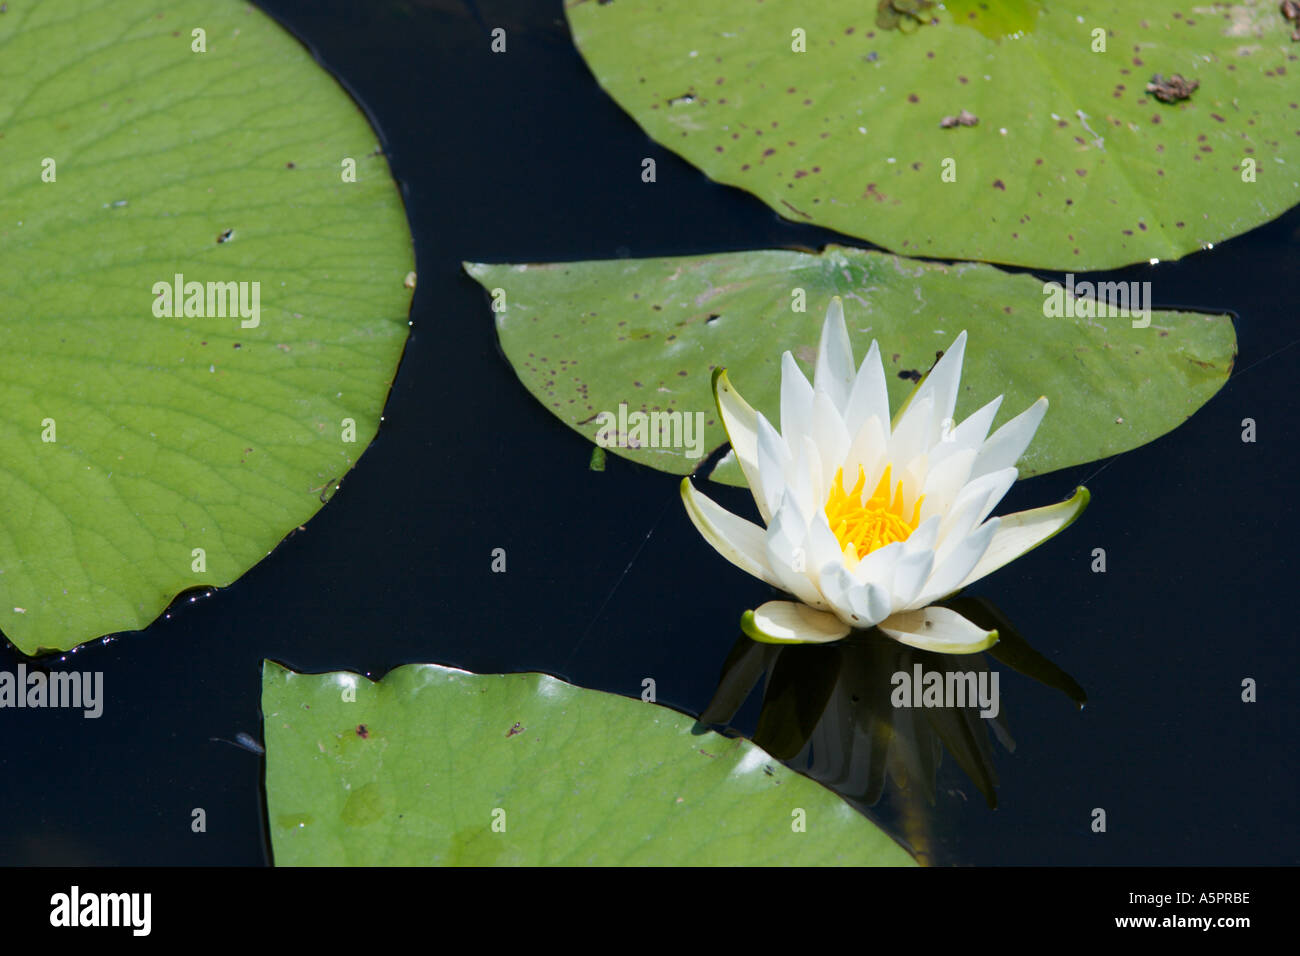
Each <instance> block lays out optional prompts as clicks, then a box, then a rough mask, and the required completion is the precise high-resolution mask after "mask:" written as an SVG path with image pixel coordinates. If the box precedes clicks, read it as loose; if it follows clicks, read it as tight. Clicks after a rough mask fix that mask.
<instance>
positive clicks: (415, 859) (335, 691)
mask: <svg viewBox="0 0 1300 956" xmlns="http://www.w3.org/2000/svg"><path fill="white" fill-rule="evenodd" d="M262 712H263V714H264V715H265V728H264V730H265V739H266V794H267V815H268V819H269V820H270V825H271V845H272V849H273V851H274V853H275V862H276V863H277V864H279V865H282V866H283V865H289V866H304V865H324V866H342V865H353V866H355V865H424V864H429V865H434V864H437V865H455V864H464V865H490V864H503V865H506V864H509V865H520V864H523V865H539V864H574V865H591V864H597V865H614V864H618V865H621V864H636V865H682V864H685V865H738V864H792V865H809V864H848V865H889V866H902V865H910V864H911V863H912V859H911V857H910V856H909V855H908V854H907V852H906V851H905V850H903V849H902V848H901V847H900V846H899V845H898V844H896V843H895V842H894V841H893V840H892V839H890V838H889V837H888V836H887V835H886V834H885V833H884V832H883V831H882V830H880V829H878V828H877V827H876V826H875V825H874V824H873V823H871V821H869V820H867V819H866V818H865V817H863V816H861V815H860V814H858V813H857V812H855V811H854V810H852V809H851V808H850V807H849V806H848V805H847V804H846V803H844V802H843V801H842V800H840V798H839V797H837V796H835V794H833V793H832V792H831V791H829V790H827V789H825V788H823V787H822V786H821V785H819V784H817V783H814V782H813V781H811V780H809V779H808V778H806V777H803V776H800V775H799V774H797V773H794V772H793V771H790V770H788V769H786V768H785V767H784V766H782V765H781V764H780V763H778V762H777V761H776V760H774V759H772V758H771V757H769V756H768V755H767V754H766V753H764V752H763V751H762V750H760V749H759V748H758V747H756V746H755V745H754V744H752V743H749V742H748V741H746V740H741V739H737V738H728V737H722V736H719V735H718V734H715V733H712V732H702V733H698V734H697V733H695V732H694V729H695V728H696V724H695V722H694V721H693V720H691V719H690V718H689V717H686V716H684V715H682V714H680V713H678V712H677V711H674V710H669V709H668V708H666V707H661V706H659V705H658V704H651V703H643V702H641V701H638V700H631V699H629V698H626V697H619V696H617V695H614V694H606V693H601V692H599V691H593V690H584V689H582V688H579V687H574V686H572V685H571V684H566V683H564V682H563V681H560V680H557V679H555V678H553V677H548V676H546V675H544V674H487V675H477V674H470V673H467V672H466V671H461V670H455V669H453V668H449V667H440V666H437V665H434V664H409V665H406V666H405V667H399V668H397V669H396V670H394V671H392V672H390V673H389V674H388V675H387V676H385V677H384V679H383V680H382V681H380V682H378V683H372V682H370V681H368V680H366V679H364V678H362V677H359V676H358V675H356V674H350V673H334V674H295V673H293V672H292V671H289V670H286V669H285V668H283V667H281V666H279V665H278V664H275V663H274V662H272V661H266V662H265V663H264V664H263V669H262Z"/></svg>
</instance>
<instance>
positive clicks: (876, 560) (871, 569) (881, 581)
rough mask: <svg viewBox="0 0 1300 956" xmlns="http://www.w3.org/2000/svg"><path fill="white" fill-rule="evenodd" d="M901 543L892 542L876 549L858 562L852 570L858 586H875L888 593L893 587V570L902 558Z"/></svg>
mask: <svg viewBox="0 0 1300 956" xmlns="http://www.w3.org/2000/svg"><path fill="white" fill-rule="evenodd" d="M903 547H904V545H903V542H901V541H894V542H891V543H890V544H887V545H885V546H884V547H883V548H876V550H875V551H872V552H871V553H870V554H868V555H867V556H866V557H865V558H862V559H861V560H859V561H858V566H857V567H856V568H854V569H853V580H855V581H857V582H858V583H859V584H875V585H878V586H879V587H882V588H884V589H885V590H886V591H889V590H891V589H892V588H893V586H894V569H895V568H896V567H897V566H898V562H899V560H900V559H901V558H902V557H903Z"/></svg>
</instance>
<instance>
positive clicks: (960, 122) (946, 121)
mask: <svg viewBox="0 0 1300 956" xmlns="http://www.w3.org/2000/svg"><path fill="white" fill-rule="evenodd" d="M979 121H980V118H979V117H978V116H976V115H975V114H974V113H972V112H971V111H970V110H962V111H961V112H960V113H958V114H957V115H956V116H945V117H944V118H943V119H941V120H939V125H940V126H941V127H943V128H944V129H951V128H952V127H954V126H977V125H978V124H979Z"/></svg>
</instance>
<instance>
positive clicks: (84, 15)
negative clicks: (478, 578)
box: [0, 0, 413, 654]
mask: <svg viewBox="0 0 1300 956" xmlns="http://www.w3.org/2000/svg"><path fill="white" fill-rule="evenodd" d="M200 30H201V31H202V33H201V34H196V33H195V31H200ZM200 47H202V48H203V50H204V52H199V48H200ZM0 89H3V90H4V96H3V97H0V152H2V153H3V156H4V162H3V163H0V262H3V263H4V269H3V277H0V435H2V436H3V443H4V448H5V454H4V457H3V460H0V496H2V497H3V498H4V501H5V507H4V510H3V515H2V516H0V628H3V631H4V634H5V636H7V637H8V638H9V639H10V640H11V641H13V642H14V644H16V645H17V647H18V648H19V649H20V650H22V651H23V652H25V653H29V654H31V653H36V652H40V651H43V650H49V649H60V650H62V649H67V648H71V647H73V646H75V645H76V644H79V643H81V642H83V641H86V640H89V639H92V638H94V637H97V636H99V635H102V634H106V633H109V632H113V631H122V630H132V629H136V628H141V627H144V626H145V625H147V624H148V623H149V622H150V621H152V620H153V619H154V618H155V617H156V616H157V615H158V614H159V613H160V612H161V611H162V610H163V609H164V608H165V607H166V606H167V604H168V602H170V601H171V600H172V598H173V597H174V596H175V595H176V594H177V593H179V592H181V591H183V590H186V589H189V588H195V587H205V586H220V585H225V584H228V583H230V582H231V581H233V580H235V579H236V578H237V577H239V576H240V575H241V574H242V573H243V572H244V571H246V570H247V569H248V568H249V567H251V566H252V565H253V564H255V563H256V562H257V561H259V560H261V559H262V558H263V557H265V556H266V554H268V553H269V552H270V550H271V549H272V548H273V547H274V546H275V544H276V542H278V541H279V540H280V539H281V538H283V537H284V536H285V535H286V534H288V533H289V532H290V531H292V530H293V529H294V528H296V527H298V526H299V525H300V524H302V523H303V522H304V521H306V520H307V519H309V518H310V517H311V516H312V515H313V514H315V513H316V511H317V510H318V509H319V508H320V507H321V506H322V505H323V504H324V502H325V501H326V500H327V499H328V498H329V496H330V495H331V494H332V493H333V491H334V490H335V489H336V488H337V487H338V483H339V481H340V480H341V479H342V477H343V476H344V475H345V474H346V473H347V472H348V470H349V469H350V468H351V467H352V466H353V465H354V464H355V463H356V460H357V458H358V457H359V456H360V454H361V452H362V451H363V450H364V449H365V447H366V446H367V444H369V442H370V440H371V439H372V438H373V437H374V435H375V432H376V430H377V428H378V425H379V418H380V411H381V410H382V408H383V405H384V401H385V399H386V397H387V394H388V388H389V385H390V383H391V381H392V378H393V375H394V372H395V369H396V367H397V362H398V359H399V357H400V355H401V352H402V348H403V345H404V343H405V341H406V334H407V314H408V312H409V308H410V298H411V291H410V288H408V283H407V282H406V281H405V280H406V279H407V275H408V273H409V272H410V270H411V268H412V261H413V256H412V250H411V241H410V236H409V233H408V231H407V227H406V219H405V213H404V210H403V207H402V202H401V198H400V196H399V194H398V191H397V189H396V187H395V185H394V183H393V181H392V177H391V174H390V173H389V170H388V164H387V161H386V160H385V158H384V157H383V156H382V155H381V154H380V153H379V151H378V148H377V146H376V137H375V134H374V132H373V131H372V130H371V129H370V126H369V124H368V123H367V121H366V119H365V117H364V116H363V115H362V113H361V111H360V110H359V109H358V108H357V106H356V104H355V103H353V102H352V100H351V99H350V98H349V97H348V96H347V94H346V93H345V92H344V91H343V90H342V89H341V88H340V87H339V86H338V84H337V83H336V82H335V81H334V80H333V79H332V78H331V77H330V76H329V75H327V74H326V73H325V72H324V71H322V70H321V69H320V67H319V66H318V65H317V64H316V63H315V62H314V61H313V60H312V58H311V56H310V55H309V54H308V53H307V51H306V50H305V49H304V48H303V47H302V46H301V45H300V44H299V43H298V42H297V41H296V40H294V39H293V38H292V37H290V36H289V35H288V34H287V33H285V32H284V31H283V30H281V29H280V28H279V27H278V26H276V25H275V24H274V23H273V22H272V21H271V20H269V19H268V18H267V17H266V16H265V15H263V14H262V13H261V12H259V11H258V10H256V9H255V8H254V7H252V6H250V5H247V4H242V3H234V2H225V0H207V2H197V0H179V2H177V0H117V2H114V3H111V4H110V3H104V2H100V0H63V2H60V3H33V2H30V0H9V3H8V5H7V12H6V13H5V14H4V15H3V16H0ZM353 162H354V163H355V182H350V181H346V180H347V179H348V178H349V167H350V166H351V165H352V163H353ZM177 275H180V276H183V280H182V282H183V283H190V282H194V283H200V284H201V291H202V295H201V296H196V297H193V298H190V296H189V295H188V293H187V290H186V289H185V287H184V284H183V285H182V296H181V301H179V303H178V310H179V311H180V312H181V313H182V314H180V315H179V316H176V317H169V315H168V311H169V310H168V305H169V304H170V303H168V302H167V301H166V299H167V298H168V296H167V294H166V293H165V292H164V291H163V289H164V288H172V289H174V287H175V283H176V278H175V277H176V276H177ZM225 283H231V285H229V286H226V285H224V284H225ZM241 283H242V284H243V285H241ZM255 284H256V285H255ZM188 291H191V292H192V291H194V289H190V290H188ZM240 293H242V295H243V298H242V299H240V300H239V301H238V303H237V302H236V300H235V298H233V297H232V296H233V295H235V294H240ZM209 296H210V298H209ZM255 296H256V298H255ZM186 304H189V305H190V306H191V309H192V311H193V312H199V313H202V314H201V315H200V314H191V315H189V316H186V315H184V314H183V312H184V307H185V306H186ZM239 305H242V306H243V310H242V311H238V312H237V307H238V306H239ZM236 313H237V314H236ZM349 439H350V440H349Z"/></svg>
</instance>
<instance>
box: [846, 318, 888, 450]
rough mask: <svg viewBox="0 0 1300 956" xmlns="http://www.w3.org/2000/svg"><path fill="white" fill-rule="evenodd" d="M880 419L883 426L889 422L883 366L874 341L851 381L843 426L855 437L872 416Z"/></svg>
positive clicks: (878, 348)
mask: <svg viewBox="0 0 1300 956" xmlns="http://www.w3.org/2000/svg"><path fill="white" fill-rule="evenodd" d="M873 415H874V416H875V417H876V418H878V419H880V423H881V425H882V426H883V425H884V423H885V422H887V421H889V392H888V391H887V390H886V388H885V366H884V365H883V363H882V362H881V361H880V346H879V345H877V344H876V343H875V342H874V341H873V342H872V343H871V348H870V349H868V350H867V357H866V358H865V359H863V360H862V367H861V368H860V369H858V374H857V377H856V378H855V379H854V380H853V390H852V391H851V392H850V393H849V404H848V408H847V410H846V411H845V412H844V425H845V427H846V428H848V430H849V434H850V435H857V433H858V429H860V428H861V427H862V425H863V424H864V423H865V422H866V421H867V419H869V418H871V417H872V416H873Z"/></svg>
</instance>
